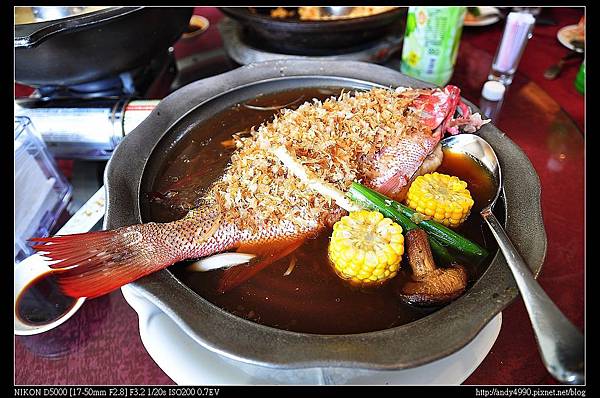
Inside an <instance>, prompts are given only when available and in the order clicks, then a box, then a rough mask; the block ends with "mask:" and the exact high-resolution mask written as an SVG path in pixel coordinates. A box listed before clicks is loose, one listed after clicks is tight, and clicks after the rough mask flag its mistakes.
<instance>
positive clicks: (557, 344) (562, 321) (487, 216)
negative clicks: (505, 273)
mask: <svg viewBox="0 0 600 398" xmlns="http://www.w3.org/2000/svg"><path fill="white" fill-rule="evenodd" d="M481 216H482V217H483V219H484V220H485V222H486V223H487V224H488V226H489V227H490V229H491V231H492V234H493V235H494V237H495V238H496V241H497V242H498V246H499V247H500V250H501V251H502V254H504V257H505V258H506V262H507V263H508V265H509V267H510V270H511V271H512V274H513V276H514V278H515V281H516V282H517V286H518V287H519V291H520V292H521V296H522V297H523V302H524V303H525V307H526V308H527V312H528V313H529V319H530V320H531V324H532V326H533V331H534V334H535V338H536V341H537V344H538V348H539V350H540V353H541V356H542V360H543V362H544V365H545V366H546V369H548V371H549V372H550V374H551V375H552V376H553V377H555V378H556V379H557V380H558V381H560V382H561V383H568V384H584V382H585V376H584V339H583V335H582V334H581V332H580V331H579V329H577V328H576V327H575V325H573V324H572V323H571V322H570V321H569V320H568V319H567V318H566V317H565V316H564V315H563V313H562V312H561V311H560V310H559V308H558V307H557V306H556V304H554V302H552V300H551V299H550V297H548V295H547V294H546V293H545V292H544V291H543V290H542V288H541V287H540V285H539V283H538V282H537V281H536V280H535V279H534V277H533V275H532V273H531V270H530V269H529V267H528V266H527V264H526V263H525V261H524V260H523V258H522V257H521V256H520V255H519V253H518V252H517V249H516V248H515V246H514V245H513V244H512V242H511V241H510V238H509V237H508V235H507V234H506V232H505V231H504V229H503V228H502V225H501V224H500V223H499V222H498V219H497V218H496V217H495V216H494V214H493V213H492V211H491V209H490V208H486V209H483V210H482V211H481Z"/></svg>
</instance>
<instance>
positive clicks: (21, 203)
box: [14, 116, 72, 264]
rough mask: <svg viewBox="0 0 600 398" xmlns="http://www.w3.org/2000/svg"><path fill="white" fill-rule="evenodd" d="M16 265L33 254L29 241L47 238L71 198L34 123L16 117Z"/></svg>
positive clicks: (27, 119) (67, 184) (63, 178)
mask: <svg viewBox="0 0 600 398" xmlns="http://www.w3.org/2000/svg"><path fill="white" fill-rule="evenodd" d="M14 144H15V145H14V146H15V148H14V149H15V152H14V154H15V158H14V162H15V180H14V184H15V185H14V188H15V208H14V222H15V224H14V226H15V252H14V261H15V264H17V263H18V262H20V261H21V260H23V259H25V258H26V257H28V256H30V255H31V254H33V252H34V250H33V249H32V248H31V246H30V245H29V244H28V242H27V240H28V239H30V238H32V237H45V236H48V235H49V234H50V232H51V230H52V228H53V227H54V226H55V224H56V221H57V220H58V217H59V216H60V215H61V213H62V212H63V210H64V209H65V208H66V206H67V204H68V203H69V200H70V199H71V191H72V187H71V184H69V182H68V181H67V180H66V179H65V177H64V176H63V175H62V173H61V172H60V170H59V169H58V167H57V166H56V163H55V161H54V158H53V157H52V156H50V155H49V153H48V151H47V148H46V145H45V144H44V142H43V141H42V139H41V137H40V136H39V134H37V133H36V131H35V129H34V126H33V124H32V123H31V120H30V119H29V118H27V117H22V116H17V117H15V141H14Z"/></svg>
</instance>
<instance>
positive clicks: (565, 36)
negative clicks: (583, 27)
mask: <svg viewBox="0 0 600 398" xmlns="http://www.w3.org/2000/svg"><path fill="white" fill-rule="evenodd" d="M576 30H577V25H567V26H565V27H562V28H561V29H560V30H559V31H558V33H557V34H556V37H557V38H558V41H559V42H560V44H562V45H563V46H565V47H567V48H568V49H570V50H573V51H577V52H579V53H582V52H583V49H580V48H576V47H575V46H574V45H572V44H571V40H573V36H574V35H573V32H574V31H576ZM584 40H585V39H584Z"/></svg>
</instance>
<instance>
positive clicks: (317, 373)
mask: <svg viewBox="0 0 600 398" xmlns="http://www.w3.org/2000/svg"><path fill="white" fill-rule="evenodd" d="M121 290H122V292H123V295H124V296H125V299H126V300H127V302H128V303H129V305H131V307H132V308H133V309H134V310H135V311H136V312H137V313H138V315H139V327H140V337H141V339H142V343H143V344H144V347H146V350H147V351H148V353H149V354H150V356H151V357H152V359H154V361H155V362H156V363H157V364H158V366H159V367H160V368H161V369H162V370H163V371H164V372H165V373H166V374H167V376H169V377H170V378H171V379H172V380H173V381H174V382H175V383H177V384H180V385H273V384H280V385H281V384H292V385H299V384H307V385H322V384H359V385H407V384H408V385H429V384H442V385H454V384H461V383H462V382H463V381H465V380H466V378H467V377H469V375H471V373H473V371H474V370H475V369H477V367H478V366H479V364H481V361H483V359H484V358H485V357H486V356H487V354H488V353H489V351H490V349H491V348H492V346H493V345H494V342H495V341H496V338H497V337H498V334H499V333H500V327H501V325H502V314H501V313H500V314H498V315H497V316H496V317H495V318H493V319H492V320H491V321H490V323H488V324H487V325H486V326H485V327H484V328H483V329H482V331H481V332H480V333H479V334H478V335H477V336H476V337H475V338H474V339H473V340H472V341H471V342H470V343H469V344H467V345H466V346H465V347H463V348H462V349H460V350H459V351H457V352H455V353H454V354H452V355H449V356H448V357H446V358H443V359H440V360H437V361H434V362H431V363H429V364H426V365H423V366H419V367H417V368H412V369H405V370H398V371H359V372H357V371H355V370H348V369H340V368H313V369H291V370H276V369H270V368H263V367H258V366H255V365H248V364H243V363H242V362H237V361H233V360H231V359H227V358H224V357H223V356H221V355H219V354H216V353H214V352H212V351H210V350H208V349H206V348H204V347H203V346H201V345H200V344H198V343H197V342H196V341H195V340H194V339H192V338H191V337H190V336H189V335H187V334H186V333H185V332H184V331H183V330H182V329H181V328H179V326H177V324H176V323H175V322H174V321H173V320H172V319H171V318H170V317H169V316H168V315H167V314H165V313H164V312H162V311H161V310H160V309H158V308H157V307H156V306H155V305H154V304H152V303H151V302H150V301H148V300H147V299H146V298H144V297H143V296H141V295H140V294H139V293H138V292H137V291H136V289H135V288H133V287H131V286H123V287H122V288H121Z"/></svg>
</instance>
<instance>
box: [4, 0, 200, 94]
mask: <svg viewBox="0 0 600 398" xmlns="http://www.w3.org/2000/svg"><path fill="white" fill-rule="evenodd" d="M192 12H193V8H191V7H110V8H106V9H102V10H99V11H95V12H91V13H86V14H82V15H75V16H72V17H68V18H61V19H56V20H49V21H44V22H35V23H25V24H18V25H15V38H14V48H15V80H16V81H17V82H19V83H22V84H25V85H29V86H33V87H39V86H54V85H55V86H71V85H75V84H80V83H86V82H92V81H96V80H100V79H103V78H105V77H109V76H115V75H118V74H120V73H122V72H125V71H129V70H132V69H135V68H137V67H140V66H143V65H145V64H147V63H149V62H150V60H152V59H153V58H154V57H156V56H157V55H160V54H161V53H163V52H164V53H166V51H167V49H168V48H169V46H170V45H171V44H173V43H174V42H175V41H176V40H177V39H178V38H179V36H181V34H182V33H183V32H184V31H185V30H186V29H187V28H188V26H189V21H190V18H191V16H192Z"/></svg>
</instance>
